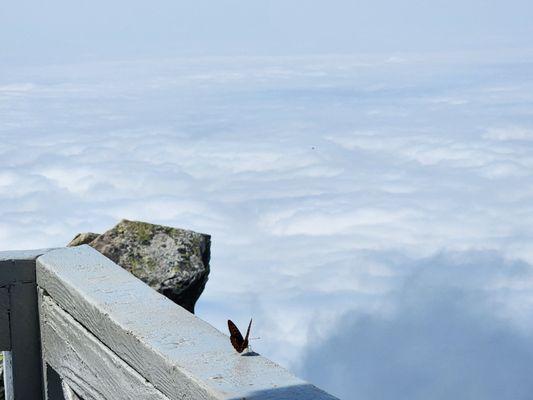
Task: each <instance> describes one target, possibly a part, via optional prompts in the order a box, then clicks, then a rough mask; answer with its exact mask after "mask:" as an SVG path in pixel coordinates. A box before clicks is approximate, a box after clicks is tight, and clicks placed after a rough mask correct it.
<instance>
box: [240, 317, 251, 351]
mask: <svg viewBox="0 0 533 400" xmlns="http://www.w3.org/2000/svg"><path fill="white" fill-rule="evenodd" d="M251 326H252V319H251V318H250V323H249V324H248V329H247V330H246V336H245V338H244V342H243V344H242V347H243V350H244V349H245V348H247V347H248V337H249V336H250V328H251Z"/></svg>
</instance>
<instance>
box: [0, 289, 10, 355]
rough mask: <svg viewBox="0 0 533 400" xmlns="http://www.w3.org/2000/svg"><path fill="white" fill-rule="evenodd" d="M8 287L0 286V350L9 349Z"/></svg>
mask: <svg viewBox="0 0 533 400" xmlns="http://www.w3.org/2000/svg"><path fill="white" fill-rule="evenodd" d="M9 311H10V310H9V288H7V287H3V288H0V350H1V351H8V350H11V333H10V331H9Z"/></svg>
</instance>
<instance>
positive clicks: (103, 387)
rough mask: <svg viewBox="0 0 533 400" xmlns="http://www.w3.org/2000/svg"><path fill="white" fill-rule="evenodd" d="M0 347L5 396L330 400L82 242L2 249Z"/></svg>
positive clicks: (49, 399)
mask: <svg viewBox="0 0 533 400" xmlns="http://www.w3.org/2000/svg"><path fill="white" fill-rule="evenodd" d="M0 350H3V351H4V365H5V375H4V376H5V385H6V398H7V399H8V400H10V399H16V400H25V399H28V400H36V399H46V400H69V399H73V400H74V399H78V398H82V399H84V400H92V399H94V400H104V399H113V400H130V399H153V400H173V399H176V400H177V399H190V400H193V399H195V400H196V399H201V400H208V399H213V400H214V399H217V400H218V399H225V400H230V399H235V400H236V399H251V400H252V399H253V400H266V399H294V400H298V399H313V400H325V399H328V400H331V399H335V398H334V397H333V396H331V395H329V394H327V393H325V392H323V391H322V390H320V389H318V388H316V387H315V386H313V385H311V384H309V383H306V382H304V381H302V380H301V379H299V378H297V377H295V376H293V375H292V374H290V373H289V372H288V371H286V370H285V369H283V368H281V367H280V366H278V365H276V364H275V363H273V362H272V361H270V360H268V359H266V358H264V357H261V356H259V355H252V356H246V355H244V356H243V355H240V354H238V353H236V352H235V351H234V350H233V348H232V346H231V344H230V342H229V339H228V337H227V336H226V335H224V334H222V333H220V332H219V331H218V330H216V329H215V328H213V327H212V326H211V325H209V324H208V323H206V322H204V321H202V320H201V319H199V318H197V317H195V316H194V315H193V314H190V313H189V312H187V311H186V310H184V309H183V308H181V307H179V306H177V305H175V304H174V303H172V302H171V301H170V300H168V299H167V298H166V297H164V296H162V295H160V294H159V293H157V292H156V291H154V290H152V289H151V288H150V287H149V286H147V285H145V284H144V283H143V282H141V281H140V280H138V279H137V278H135V277H134V276H133V275H131V274H130V273H128V272H127V271H125V270H124V269H122V268H120V267H119V266H118V265H116V264H114V263H113V262H112V261H110V260H109V259H107V258H106V257H104V256H102V255H101V254H100V253H98V252H97V251H95V250H93V249H92V248H90V247H88V246H80V247H74V248H64V249H54V250H37V251H30V252H3V253H2V252H0ZM78 396H79V397H78Z"/></svg>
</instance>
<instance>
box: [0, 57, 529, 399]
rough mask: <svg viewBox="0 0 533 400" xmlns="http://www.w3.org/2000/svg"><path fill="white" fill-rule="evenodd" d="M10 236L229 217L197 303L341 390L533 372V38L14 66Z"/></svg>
mask: <svg viewBox="0 0 533 400" xmlns="http://www.w3.org/2000/svg"><path fill="white" fill-rule="evenodd" d="M0 122H1V123H0V139H1V142H0V250H7V249H27V248H39V247H49V246H62V245H65V244H66V243H68V241H69V240H70V239H71V238H72V237H73V236H74V235H75V234H76V233H78V232H84V231H94V232H103V231H105V230H107V229H108V228H110V227H111V226H113V225H114V224H115V223H116V222H118V220H119V219H121V218H128V219H136V220H145V221H149V222H153V223H161V224H166V225H172V226H177V227H182V228H188V229H193V230H196V231H201V232H205V233H209V234H211V235H212V240H213V246H212V259H211V266H212V272H211V275H210V280H209V283H208V285H207V287H206V290H205V292H204V294H203V295H202V297H201V299H200V301H199V303H198V307H197V314H198V315H199V316H200V317H202V318H204V319H205V320H207V321H209V322H210V323H211V324H213V325H214V326H216V327H217V328H219V329H220V330H222V331H225V330H226V325H225V324H226V319H227V318H232V319H233V320H235V321H236V322H237V323H238V325H239V326H241V327H243V328H244V327H245V325H246V323H247V322H248V319H249V318H250V317H253V318H254V325H253V328H252V335H253V336H259V337H260V338H261V339H260V340H254V341H253V342H252V345H253V348H254V350H256V351H258V352H260V353H262V354H264V355H266V356H268V357H270V358H272V359H274V360H275V361H277V362H279V363H281V364H282V365H284V366H286V367H288V368H290V369H291V370H293V371H294V372H295V373H297V374H299V375H301V376H303V377H304V378H306V379H308V380H310V381H312V382H313V383H315V384H317V385H319V386H321V387H322V388H324V389H326V390H328V391H330V392H331V393H333V394H336V395H338V396H339V397H341V398H343V399H356V398H360V399H396V400H397V399H411V400H414V399H428V398H431V399H451V398H455V399H476V400H478V399H487V400H490V399H498V400H500V399H516V400H518V399H527V398H530V397H531V393H532V392H533V383H532V381H531V379H530V376H529V371H530V370H531V368H533V350H532V349H533V334H532V333H531V332H532V331H533V330H532V328H533V246H532V245H531V243H532V242H533V56H532V55H531V53H516V54H513V55H512V56H505V57H500V58H498V57H496V56H494V55H465V54H462V55H449V56H446V57H444V56H437V55H424V56H422V55H402V56H388V55H387V56H360V57H355V56H354V57H348V56H345V57H341V56H323V57H293V58H281V57H275V58H268V57H264V58H250V57H248V58H238V57H237V58H189V59H187V58H182V59H180V58H177V59H152V60H142V61H128V62H109V63H92V64H91V63H83V64H76V65H56V66H53V65H52V66H47V67H39V68H37V67H34V68H20V67H19V68H14V67H13V68H8V67H6V68H4V69H3V70H2V74H1V76H0Z"/></svg>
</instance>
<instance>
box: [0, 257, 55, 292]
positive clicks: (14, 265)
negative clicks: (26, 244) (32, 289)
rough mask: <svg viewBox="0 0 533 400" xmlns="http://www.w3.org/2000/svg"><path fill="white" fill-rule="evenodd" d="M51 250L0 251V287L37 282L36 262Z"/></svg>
mask: <svg viewBox="0 0 533 400" xmlns="http://www.w3.org/2000/svg"><path fill="white" fill-rule="evenodd" d="M50 250H52V249H38V250H21V251H0V286H6V285H10V284H14V283H18V282H21V283H26V282H35V260H36V259H37V257H39V256H41V255H43V254H45V253H46V252H48V251H50Z"/></svg>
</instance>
